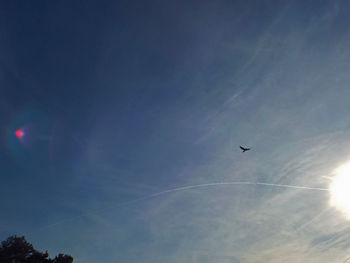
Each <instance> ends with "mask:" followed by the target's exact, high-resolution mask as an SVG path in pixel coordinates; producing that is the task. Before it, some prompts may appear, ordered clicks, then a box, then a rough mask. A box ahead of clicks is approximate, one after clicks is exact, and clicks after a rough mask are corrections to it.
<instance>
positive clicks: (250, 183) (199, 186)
mask: <svg viewBox="0 0 350 263" xmlns="http://www.w3.org/2000/svg"><path fill="white" fill-rule="evenodd" d="M218 185H264V186H272V187H282V188H294V189H302V190H315V191H329V189H327V188H319V187H308V186H297V185H289V184H271V183H260V182H257V183H252V182H219V183H208V184H195V185H189V186H183V187H176V188H170V189H168V190H164V191H161V192H158V193H154V194H152V195H150V196H148V197H154V196H159V195H163V194H167V193H171V192H177V191H182V190H187V189H194V188H201V187H209V186H218Z"/></svg>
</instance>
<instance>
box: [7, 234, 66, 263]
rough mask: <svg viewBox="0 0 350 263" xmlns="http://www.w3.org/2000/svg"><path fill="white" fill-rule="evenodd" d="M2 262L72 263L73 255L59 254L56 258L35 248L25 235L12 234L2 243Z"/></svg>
mask: <svg viewBox="0 0 350 263" xmlns="http://www.w3.org/2000/svg"><path fill="white" fill-rule="evenodd" d="M0 262H1V263H72V262H73V257H72V256H70V255H63V254H59V255H58V256H56V257H55V258H54V259H51V258H49V254H48V253H47V251H46V252H45V253H42V252H39V251H37V250H35V249H34V247H33V245H32V244H30V243H28V242H27V240H26V239H25V237H17V236H10V237H9V238H7V240H5V241H2V242H1V245H0Z"/></svg>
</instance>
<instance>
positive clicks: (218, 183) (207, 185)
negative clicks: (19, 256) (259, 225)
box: [29, 181, 329, 234]
mask: <svg viewBox="0 0 350 263" xmlns="http://www.w3.org/2000/svg"><path fill="white" fill-rule="evenodd" d="M223 185H262V186H271V187H280V188H292V189H300V190H311V191H327V192H328V191H329V189H327V188H319V187H309V186H298V185H289V184H272V183H263V182H256V183H253V182H243V181H240V182H217V183H206V184H194V185H188V186H182V187H174V188H169V189H167V190H163V191H160V192H157V193H154V194H150V195H147V196H144V197H140V198H137V199H133V200H130V201H126V202H122V203H119V204H116V205H114V206H110V207H105V208H102V209H99V210H96V211H92V212H88V213H83V214H80V215H76V216H73V217H71V218H68V219H64V220H62V221H59V222H56V223H53V224H50V225H47V226H44V227H41V228H39V229H36V230H35V231H32V232H29V234H32V233H35V232H37V231H40V230H43V229H46V228H49V227H53V226H56V225H60V224H63V223H65V222H68V221H72V220H74V219H77V218H80V217H83V216H88V215H96V214H99V213H101V212H103V211H106V210H111V209H113V208H117V207H119V206H124V205H128V204H131V203H137V202H140V201H144V200H147V199H150V198H152V197H157V196H160V195H164V194H168V193H172V192H179V191H184V190H189V189H195V188H205V187H212V186H223Z"/></svg>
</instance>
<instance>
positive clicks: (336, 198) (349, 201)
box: [330, 162, 350, 218]
mask: <svg viewBox="0 0 350 263" xmlns="http://www.w3.org/2000/svg"><path fill="white" fill-rule="evenodd" d="M330 191H331V200H330V204H331V206H334V207H335V208H337V209H338V210H340V211H342V212H343V213H344V214H346V216H347V217H349V218H350V162H349V163H346V164H344V165H342V166H340V167H339V168H337V169H336V170H335V177H333V178H332V183H331V185H330Z"/></svg>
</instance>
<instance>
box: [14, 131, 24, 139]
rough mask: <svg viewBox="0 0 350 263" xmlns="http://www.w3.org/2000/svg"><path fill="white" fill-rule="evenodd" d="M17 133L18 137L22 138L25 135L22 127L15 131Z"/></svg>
mask: <svg viewBox="0 0 350 263" xmlns="http://www.w3.org/2000/svg"><path fill="white" fill-rule="evenodd" d="M15 135H16V137H17V138H18V139H22V138H23V136H24V131H23V130H22V129H18V130H16V131H15Z"/></svg>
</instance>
